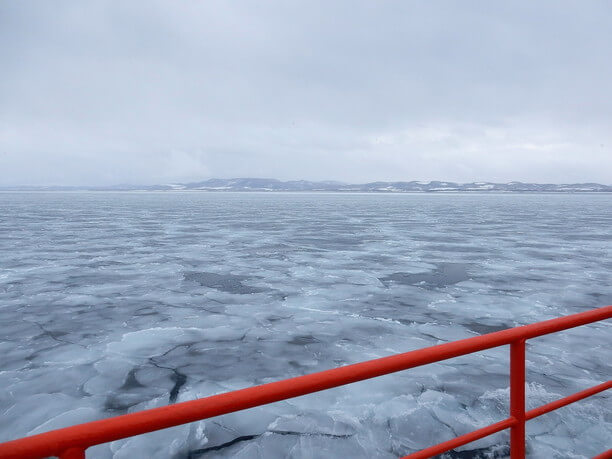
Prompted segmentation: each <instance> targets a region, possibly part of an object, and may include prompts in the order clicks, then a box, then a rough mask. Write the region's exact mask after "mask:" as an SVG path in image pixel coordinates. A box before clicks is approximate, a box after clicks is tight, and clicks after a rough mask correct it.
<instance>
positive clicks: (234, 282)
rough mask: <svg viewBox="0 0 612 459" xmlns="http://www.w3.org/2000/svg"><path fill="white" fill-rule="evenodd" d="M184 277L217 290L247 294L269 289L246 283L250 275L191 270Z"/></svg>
mask: <svg viewBox="0 0 612 459" xmlns="http://www.w3.org/2000/svg"><path fill="white" fill-rule="evenodd" d="M183 278H184V279H185V280H186V281H188V282H196V283H198V284H200V285H201V286H203V287H208V288H214V289H216V290H219V291H221V292H226V293H238V294H241V295H247V294H250V293H261V292H266V291H269V289H262V288H258V287H252V286H250V285H245V284H244V281H246V280H247V279H249V277H247V276H237V275H234V274H216V273H207V272H203V273H198V272H189V273H185V274H184V275H183Z"/></svg>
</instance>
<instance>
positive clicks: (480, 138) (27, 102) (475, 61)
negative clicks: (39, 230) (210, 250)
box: [0, 1, 612, 185]
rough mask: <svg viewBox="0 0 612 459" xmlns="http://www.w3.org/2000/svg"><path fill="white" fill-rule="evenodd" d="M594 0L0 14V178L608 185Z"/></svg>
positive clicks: (605, 53)
mask: <svg viewBox="0 0 612 459" xmlns="http://www.w3.org/2000/svg"><path fill="white" fill-rule="evenodd" d="M611 43H612V6H611V5H610V4H609V3H607V2H603V1H601V2H597V1H595V2H581V3H578V2H557V1H555V2H552V1H543V2H527V1H524V2H523V1H519V2H507V3H498V2H484V1H480V2H477V1H473V2H462V3H457V2H450V1H434V2H348V1H339V2H280V1H278V2H254V1H252V2H244V1H243V2H195V1H186V2H169V1H168V2H161V1H150V2H149V1H147V2H144V1H140V2H139V1H133V2H97V1H93V2H86V3H83V2H76V1H56V2H42V1H39V2H33V1H31V2H30V1H24V2H3V3H2V4H0V61H1V62H2V68H3V70H2V74H3V76H2V79H0V185H13V184H83V183H88V184H112V183H125V182H133V183H156V182H158V181H164V182H167V181H185V180H192V179H193V180H198V179H203V178H207V177H211V176H221V177H229V176H273V177H277V178H280V179H300V178H305V179H315V180H316V179H338V180H346V181H367V180H377V179H381V180H412V179H417V180H419V179H420V180H429V179H444V180H454V181H472V180H494V181H507V180H528V181H546V182H550V181H554V182H563V181H600V182H604V183H612V134H611V133H610V129H609V126H610V122H611V121H612V105H611V104H610V101H611V97H612V83H610V80H611V79H610V75H611V74H612V60H611V59H609V56H610V55H612V52H611V51H612V50H611V47H612V45H611Z"/></svg>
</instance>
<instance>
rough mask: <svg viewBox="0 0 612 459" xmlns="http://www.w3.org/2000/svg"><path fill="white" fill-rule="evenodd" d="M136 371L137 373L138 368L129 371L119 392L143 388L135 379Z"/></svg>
mask: <svg viewBox="0 0 612 459" xmlns="http://www.w3.org/2000/svg"><path fill="white" fill-rule="evenodd" d="M137 371H138V368H132V369H131V370H130V372H129V373H128V374H127V376H126V377H125V381H124V382H123V385H122V386H121V387H120V388H119V390H131V389H138V388H140V387H145V386H144V385H142V384H141V383H140V381H138V379H136V372H137Z"/></svg>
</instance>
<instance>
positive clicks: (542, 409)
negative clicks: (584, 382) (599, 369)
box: [525, 379, 612, 421]
mask: <svg viewBox="0 0 612 459" xmlns="http://www.w3.org/2000/svg"><path fill="white" fill-rule="evenodd" d="M608 389H612V379H611V380H609V381H607V382H605V383H602V384H599V385H597V386H594V387H591V388H589V389H585V390H583V391H580V392H576V393H575V394H572V395H570V396H568V397H564V398H561V399H559V400H555V401H554V402H550V403H547V404H546V405H542V406H539V407H537V408H534V409H533V410H530V411H527V413H525V417H526V419H527V420H528V421H529V420H530V419H533V418H537V417H538V416H542V415H543V414H546V413H550V412H551V411H554V410H556V409H557V408H562V407H564V406H566V405H569V404H570V403H574V402H577V401H578V400H582V399H584V398H587V397H590V396H591V395H595V394H598V393H599V392H603V391H604V390H608Z"/></svg>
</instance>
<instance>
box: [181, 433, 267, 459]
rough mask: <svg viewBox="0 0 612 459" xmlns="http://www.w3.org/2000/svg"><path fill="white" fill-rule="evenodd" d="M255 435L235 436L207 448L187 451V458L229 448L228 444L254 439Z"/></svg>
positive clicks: (192, 458) (190, 458) (193, 458)
mask: <svg viewBox="0 0 612 459" xmlns="http://www.w3.org/2000/svg"><path fill="white" fill-rule="evenodd" d="M257 437H259V435H242V436H240V437H236V438H234V439H232V440H230V441H228V442H225V443H222V444H220V445H217V446H209V447H208V448H200V449H194V450H193V451H189V452H188V453H187V459H196V458H198V457H200V456H202V455H203V454H206V453H209V452H211V451H220V450H222V449H224V448H229V447H230V446H232V445H235V444H236V443H241V442H243V441H249V440H254V439H255V438H257Z"/></svg>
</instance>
